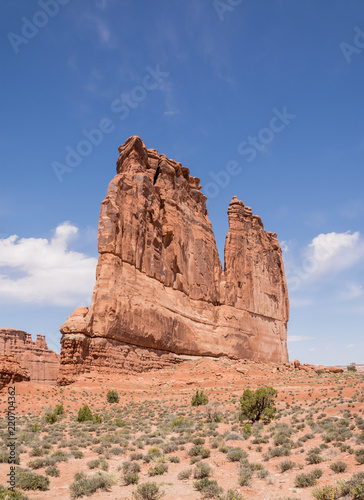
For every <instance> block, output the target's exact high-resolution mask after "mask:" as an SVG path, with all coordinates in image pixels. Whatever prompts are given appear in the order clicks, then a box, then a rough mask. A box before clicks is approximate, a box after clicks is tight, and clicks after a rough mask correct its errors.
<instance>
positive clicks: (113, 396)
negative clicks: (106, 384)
mask: <svg viewBox="0 0 364 500" xmlns="http://www.w3.org/2000/svg"><path fill="white" fill-rule="evenodd" d="M106 397H107V400H108V402H109V403H118V402H119V399H120V398H119V394H118V393H117V391H109V392H108V393H107V396H106Z"/></svg>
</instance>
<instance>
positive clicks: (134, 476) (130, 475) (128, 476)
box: [123, 472, 139, 485]
mask: <svg viewBox="0 0 364 500" xmlns="http://www.w3.org/2000/svg"><path fill="white" fill-rule="evenodd" d="M123 480H124V483H125V484H126V485H128V484H137V483H138V481H139V474H138V473H137V472H125V474H124V475H123Z"/></svg>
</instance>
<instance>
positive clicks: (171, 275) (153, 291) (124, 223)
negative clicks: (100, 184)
mask: <svg viewBox="0 0 364 500" xmlns="http://www.w3.org/2000/svg"><path fill="white" fill-rule="evenodd" d="M119 153H120V154H119V158H118V161H117V175H116V176H115V177H114V179H113V180H112V181H111V182H110V184H109V188H108V191H107V196H106V198H105V200H104V201H103V202H102V204H101V212H100V219H99V232H98V250H99V253H100V257H99V261H98V265H97V271H96V285H95V288H94V292H93V297H92V303H91V307H90V309H89V310H88V308H86V307H82V308H78V309H76V311H75V312H74V313H73V314H72V315H71V316H70V317H69V318H68V320H67V321H66V322H65V323H64V324H63V325H62V327H61V332H62V334H63V337H62V341H61V344H62V351H61V368H60V376H59V383H62V384H63V383H68V382H70V381H72V380H75V378H76V377H77V376H78V375H79V374H81V373H83V372H85V371H86V372H87V371H92V370H96V371H99V372H114V371H115V370H117V371H119V372H127V371H145V370H149V369H154V368H159V367H163V366H168V365H170V364H172V363H176V362H179V361H180V360H181V357H180V356H181V355H201V356H213V357H217V356H228V357H230V358H235V359H238V358H247V359H254V360H264V361H274V362H286V361H288V355H287V347H286V337H287V321H288V310H289V306H288V294H287V285H286V279H285V274H284V268H283V261H282V255H281V249H280V246H279V243H278V240H277V235H276V234H275V233H269V232H268V233H267V232H266V231H265V230H264V227H263V224H262V221H261V219H260V218H259V217H258V216H255V215H252V211H251V209H250V208H249V207H246V206H245V205H244V203H243V202H242V201H239V200H238V199H237V198H236V197H234V198H233V200H232V202H231V203H230V206H229V209H228V218H229V232H228V234H227V237H226V243H225V266H224V270H223V269H222V266H221V262H220V259H219V255H218V252H217V248H216V242H215V237H214V233H213V231H212V226H211V223H210V221H209V218H208V213H207V210H206V197H205V195H204V194H203V193H202V192H201V185H200V180H199V179H198V178H197V177H192V176H190V175H189V170H188V169H187V168H185V167H183V166H182V165H181V163H177V162H176V161H174V160H169V159H168V158H167V157H166V156H165V155H163V154H161V155H160V154H158V152H157V151H156V150H155V149H149V150H147V148H146V147H145V145H144V143H143V142H142V141H141V139H140V138H139V137H131V138H130V139H128V140H127V141H126V143H125V144H124V145H123V146H121V147H120V148H119Z"/></svg>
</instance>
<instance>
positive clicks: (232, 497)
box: [224, 490, 244, 500]
mask: <svg viewBox="0 0 364 500" xmlns="http://www.w3.org/2000/svg"><path fill="white" fill-rule="evenodd" d="M224 500H244V497H243V496H242V495H240V493H238V492H237V491H234V490H228V491H227V493H226V495H225V497H224Z"/></svg>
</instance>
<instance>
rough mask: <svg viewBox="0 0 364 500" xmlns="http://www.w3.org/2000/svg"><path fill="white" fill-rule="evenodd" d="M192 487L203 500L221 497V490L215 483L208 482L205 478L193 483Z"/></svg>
mask: <svg viewBox="0 0 364 500" xmlns="http://www.w3.org/2000/svg"><path fill="white" fill-rule="evenodd" d="M193 486H194V487H195V488H196V490H197V491H200V492H201V493H202V496H203V497H204V498H212V497H216V496H218V495H221V493H222V492H223V489H222V488H220V486H219V485H218V484H217V481H215V480H210V479H208V478H207V477H204V478H203V479H200V480H199V481H195V482H194V483H193Z"/></svg>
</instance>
